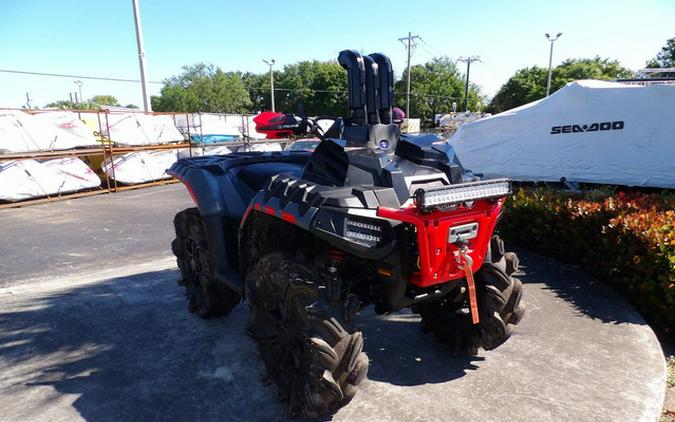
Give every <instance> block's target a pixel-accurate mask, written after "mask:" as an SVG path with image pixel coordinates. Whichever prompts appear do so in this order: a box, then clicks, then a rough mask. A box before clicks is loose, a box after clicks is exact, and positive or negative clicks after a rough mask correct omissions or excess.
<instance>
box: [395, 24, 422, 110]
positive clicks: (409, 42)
mask: <svg viewBox="0 0 675 422" xmlns="http://www.w3.org/2000/svg"><path fill="white" fill-rule="evenodd" d="M415 39H422V38H421V37H420V36H419V35H413V34H412V33H411V32H408V36H407V37H403V38H399V39H398V40H399V41H401V42H402V43H403V45H405V46H406V49H407V51H408V87H407V89H406V91H405V117H406V119H409V118H410V57H411V56H412V49H413V47H415V44H414V43H413V41H415ZM406 42H407V44H406Z"/></svg>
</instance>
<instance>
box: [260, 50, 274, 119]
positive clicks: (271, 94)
mask: <svg viewBox="0 0 675 422" xmlns="http://www.w3.org/2000/svg"><path fill="white" fill-rule="evenodd" d="M263 62H265V64H267V66H269V67H270V101H271V102H272V111H276V110H275V109H274V72H273V71H272V66H274V63H275V62H274V59H270V60H269V61H268V60H263Z"/></svg>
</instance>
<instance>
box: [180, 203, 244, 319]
mask: <svg viewBox="0 0 675 422" xmlns="http://www.w3.org/2000/svg"><path fill="white" fill-rule="evenodd" d="M173 225H174V228H175V230H176V238H175V239H174V240H173V242H171V249H172V251H173V253H174V255H176V259H177V261H178V268H180V278H179V279H178V284H180V285H182V286H185V295H186V296H187V299H188V310H189V311H190V312H192V313H195V314H197V315H199V316H200V317H202V318H211V317H217V316H222V315H226V314H228V313H229V312H230V311H231V310H232V308H234V307H235V306H236V305H237V303H239V302H240V301H241V295H240V294H239V293H237V292H235V291H233V290H232V289H230V288H229V287H227V286H225V285H223V284H222V283H219V282H218V281H216V280H215V277H214V270H215V268H214V264H213V262H214V260H213V257H212V254H211V251H210V250H209V247H208V243H207V239H206V232H205V230H204V224H203V223H202V217H201V215H200V214H199V210H198V209H197V208H188V209H186V210H183V211H181V212H179V213H178V214H176V216H175V217H174V219H173Z"/></svg>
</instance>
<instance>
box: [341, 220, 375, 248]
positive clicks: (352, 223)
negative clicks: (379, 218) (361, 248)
mask: <svg viewBox="0 0 675 422" xmlns="http://www.w3.org/2000/svg"><path fill="white" fill-rule="evenodd" d="M345 236H346V237H347V238H349V239H351V240H353V241H355V242H356V243H361V244H364V245H366V246H375V245H377V244H378V243H380V242H381V241H382V238H383V230H382V227H381V226H378V225H377V224H373V223H370V222H366V221H363V220H356V219H354V218H352V217H351V216H350V217H349V218H347V220H346V227H345Z"/></svg>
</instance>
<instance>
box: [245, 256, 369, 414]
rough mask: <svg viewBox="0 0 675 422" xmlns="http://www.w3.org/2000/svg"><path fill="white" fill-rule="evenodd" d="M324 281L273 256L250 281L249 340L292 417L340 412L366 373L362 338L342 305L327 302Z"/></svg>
mask: <svg viewBox="0 0 675 422" xmlns="http://www.w3.org/2000/svg"><path fill="white" fill-rule="evenodd" d="M325 277H326V275H325V274H322V272H321V271H320V270H319V269H318V268H316V267H315V266H314V265H312V264H309V263H307V262H303V261H298V260H295V259H289V258H286V257H284V256H283V255H282V254H279V253H272V254H268V255H265V256H264V257H263V258H262V259H260V261H259V262H258V264H257V265H256V266H255V268H254V269H253V271H252V272H251V273H250V274H249V275H248V277H247V278H246V300H247V301H248V303H249V307H250V308H251V317H250V320H249V324H248V330H249V334H250V335H251V337H253V339H255V341H256V342H257V343H258V351H259V352H260V355H261V357H262V359H263V361H264V362H265V366H266V367H267V372H268V375H267V379H271V380H273V381H274V382H275V383H276V384H277V387H278V391H279V397H280V398H281V400H282V401H284V402H285V403H287V406H288V414H289V415H290V416H293V417H296V416H302V417H304V418H308V419H314V418H317V417H320V416H325V415H329V414H332V413H334V412H336V411H337V410H338V409H339V408H340V407H342V406H344V405H345V404H347V403H348V402H349V401H350V400H351V399H352V398H353V397H354V394H355V393H356V386H357V385H358V384H359V383H360V382H361V381H362V380H363V378H365V376H366V373H367V371H368V357H367V356H366V354H365V353H363V351H362V350H363V337H362V335H361V332H359V331H354V330H352V329H351V328H350V326H349V324H347V322H346V321H345V320H344V318H343V314H344V311H343V307H342V306H341V305H342V304H341V301H339V300H336V301H332V300H331V301H329V298H327V297H326V291H327V290H328V289H326V288H325V282H324V281H325V280H324V279H325ZM329 302H330V303H329ZM335 302H338V303H335Z"/></svg>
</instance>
